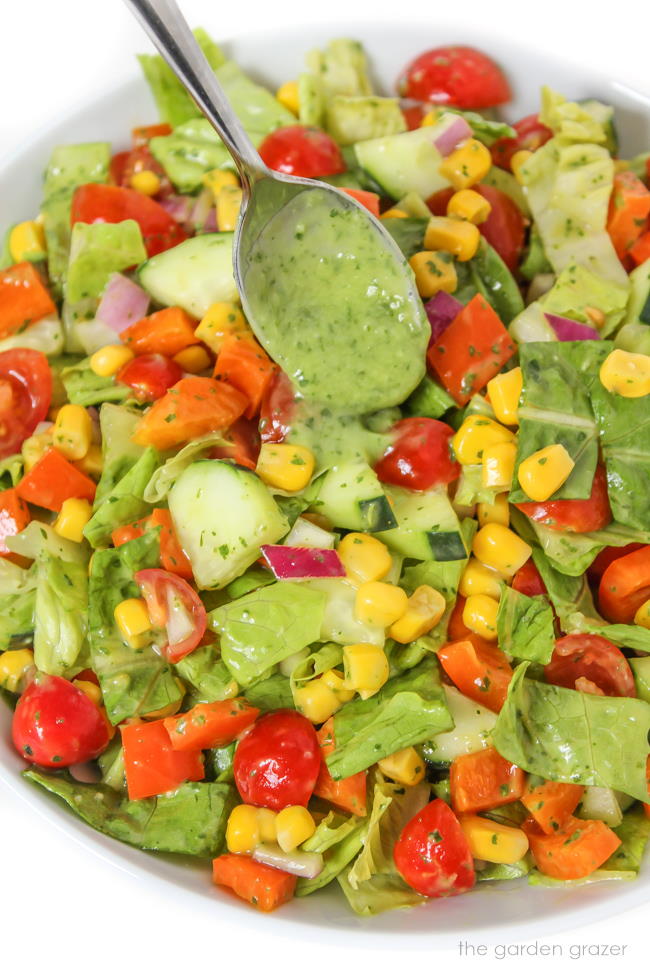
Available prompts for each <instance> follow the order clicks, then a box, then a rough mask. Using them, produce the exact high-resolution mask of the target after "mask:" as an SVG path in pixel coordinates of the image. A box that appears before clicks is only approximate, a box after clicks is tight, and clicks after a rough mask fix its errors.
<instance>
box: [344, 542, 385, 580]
mask: <svg viewBox="0 0 650 975" xmlns="http://www.w3.org/2000/svg"><path fill="white" fill-rule="evenodd" d="M337 551H338V554H339V558H340V559H341V562H342V563H343V565H344V566H345V572H346V575H347V576H348V578H349V579H351V580H352V581H353V582H355V583H357V584H360V583H362V582H375V581H376V580H377V579H383V577H384V576H385V575H386V574H387V573H388V572H390V570H391V568H392V565H393V560H392V558H391V555H390V552H389V551H388V549H387V548H386V546H385V545H384V543H383V542H380V541H379V539H378V538H373V537H372V535H364V534H363V532H350V533H349V534H348V535H346V536H345V537H344V538H342V539H341V541H340V542H339V544H338V549H337Z"/></svg>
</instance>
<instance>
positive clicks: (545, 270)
mask: <svg viewBox="0 0 650 975" xmlns="http://www.w3.org/2000/svg"><path fill="white" fill-rule="evenodd" d="M492 168H494V167H492ZM519 273H520V274H521V276H522V277H524V278H526V280H527V281H532V280H533V278H536V277H537V275H538V274H552V273H553V268H552V267H551V265H550V264H549V262H548V258H547V256H546V253H545V252H544V245H543V243H542V238H541V237H540V235H539V230H538V229H537V227H536V226H535V224H533V226H532V227H531V228H530V236H529V238H528V247H527V248H526V251H525V253H524V259H523V261H522V262H521V264H520V265H519Z"/></svg>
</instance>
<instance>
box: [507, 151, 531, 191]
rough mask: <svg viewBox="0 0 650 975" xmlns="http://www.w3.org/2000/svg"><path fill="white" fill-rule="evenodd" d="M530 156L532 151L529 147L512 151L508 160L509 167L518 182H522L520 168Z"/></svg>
mask: <svg viewBox="0 0 650 975" xmlns="http://www.w3.org/2000/svg"><path fill="white" fill-rule="evenodd" d="M531 156H532V152H531V151H530V150H529V149H520V150H519V152H515V153H513V156H512V159H511V160H510V169H511V170H512V172H513V174H514V177H515V179H516V180H517V182H518V183H521V182H523V173H522V168H523V167H524V166H525V165H526V163H527V162H528V160H529V159H530V157H531Z"/></svg>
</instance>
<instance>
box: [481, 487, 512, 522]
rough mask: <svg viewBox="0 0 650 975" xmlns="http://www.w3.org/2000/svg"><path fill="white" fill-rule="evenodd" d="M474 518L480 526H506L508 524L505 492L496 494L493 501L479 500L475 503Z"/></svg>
mask: <svg viewBox="0 0 650 975" xmlns="http://www.w3.org/2000/svg"><path fill="white" fill-rule="evenodd" d="M476 519H477V521H478V523H479V525H480V526H481V528H482V527H483V525H503V526H504V527H505V528H507V527H508V525H509V524H510V505H509V503H508V495H507V493H506V492H504V493H503V494H497V496H496V498H495V499H494V501H479V503H478V504H477V505H476Z"/></svg>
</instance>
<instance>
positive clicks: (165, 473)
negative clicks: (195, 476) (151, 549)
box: [142, 433, 228, 504]
mask: <svg viewBox="0 0 650 975" xmlns="http://www.w3.org/2000/svg"><path fill="white" fill-rule="evenodd" d="M227 443H228V441H227V440H226V439H224V436H223V434H221V433H206V434H204V436H202V437H197V438H196V440H192V442H191V443H188V444H186V445H185V446H184V447H181V449H180V450H179V451H178V453H176V454H174V456H173V457H170V458H169V460H167V461H165V463H164V464H162V465H161V466H160V467H158V468H157V469H156V470H155V471H154V472H153V474H152V475H151V477H150V479H149V482H148V484H147V485H146V487H145V489H144V491H143V494H142V497H143V499H144V500H145V501H146V502H147V503H148V504H158V503H159V502H161V501H165V500H166V498H167V495H168V494H169V491H170V489H171V488H172V487H173V485H174V483H175V482H176V480H177V478H178V477H179V476H180V475H181V474H182V473H183V471H184V470H185V468H186V467H189V466H190V464H193V463H194V461H195V460H198V459H199V458H200V457H203V456H204V455H206V454H208V453H209V452H210V451H211V450H212V449H213V448H214V447H223V446H225V444H227Z"/></svg>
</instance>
